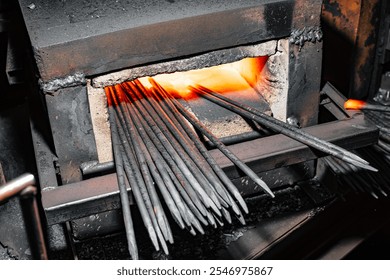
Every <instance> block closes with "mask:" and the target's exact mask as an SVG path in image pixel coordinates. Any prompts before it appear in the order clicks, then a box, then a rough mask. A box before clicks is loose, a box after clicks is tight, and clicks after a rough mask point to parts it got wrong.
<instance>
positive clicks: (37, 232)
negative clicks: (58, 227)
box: [20, 186, 48, 260]
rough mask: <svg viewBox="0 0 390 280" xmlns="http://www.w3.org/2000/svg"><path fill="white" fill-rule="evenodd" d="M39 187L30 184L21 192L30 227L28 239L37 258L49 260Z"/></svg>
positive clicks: (27, 224) (27, 222) (26, 221)
mask: <svg viewBox="0 0 390 280" xmlns="http://www.w3.org/2000/svg"><path fill="white" fill-rule="evenodd" d="M37 192H38V190H37V188H36V187H34V186H28V187H26V188H25V189H24V190H22V191H21V193H20V198H21V201H22V209H23V214H24V216H25V218H26V219H25V223H26V226H27V227H28V228H29V229H30V230H29V231H28V239H29V240H30V246H31V247H32V248H31V251H32V253H33V255H34V256H35V258H37V259H40V260H47V259H48V255H47V249H46V245H45V238H44V236H43V230H42V222H41V218H40V216H39V209H38V203H37Z"/></svg>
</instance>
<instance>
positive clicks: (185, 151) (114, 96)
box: [105, 81, 248, 258]
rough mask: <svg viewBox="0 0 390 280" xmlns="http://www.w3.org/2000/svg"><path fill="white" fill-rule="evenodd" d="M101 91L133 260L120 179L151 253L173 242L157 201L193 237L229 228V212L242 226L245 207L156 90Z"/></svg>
mask: <svg viewBox="0 0 390 280" xmlns="http://www.w3.org/2000/svg"><path fill="white" fill-rule="evenodd" d="M105 91H106V96H107V100H108V105H109V118H110V125H111V134H112V143H113V149H114V159H115V166H116V170H117V175H118V183H119V187H120V190H121V202H122V207H123V213H124V219H125V225H126V233H127V237H128V243H129V251H130V254H131V255H132V257H133V258H137V257H138V256H137V253H136V244H135V240H134V229H133V227H132V222H131V215H130V207H129V206H128V198H127V199H126V197H125V195H127V191H126V180H127V181H128V183H129V185H130V186H131V191H132V193H133V195H134V199H135V202H136V205H137V207H138V208H139V211H140V214H141V217H142V221H143V223H144V225H145V227H146V230H147V232H148V234H149V237H150V238H151V240H152V243H153V244H154V247H155V249H156V250H159V249H160V248H162V249H163V250H164V252H165V253H166V254H168V248H167V245H166V241H169V242H170V243H173V237H172V232H171V229H170V226H169V224H168V219H167V216H166V215H165V213H164V207H163V205H162V201H160V198H162V200H163V201H164V202H165V205H166V209H168V211H169V213H170V214H171V217H172V218H173V219H174V220H175V221H176V223H177V224H178V226H179V227H180V228H182V229H184V228H186V229H188V230H189V232H190V233H191V234H193V235H195V234H196V233H197V232H199V233H201V234H203V233H204V229H203V226H207V225H211V226H213V227H217V226H218V225H223V223H224V222H225V221H226V222H228V223H232V217H231V215H230V213H229V210H232V212H233V213H234V215H235V216H236V218H237V219H238V221H240V222H241V223H242V224H245V220H244V216H243V214H242V212H241V210H240V207H239V206H238V205H240V206H241V208H242V210H243V211H244V212H245V213H248V208H247V206H246V204H245V201H244V200H243V198H242V197H241V195H240V193H239V191H238V190H237V188H236V187H235V186H234V184H233V183H232V182H231V181H230V180H229V178H228V177H227V176H226V174H225V173H224V172H223V171H222V169H221V168H220V167H219V166H218V164H217V163H216V162H215V160H214V159H213V158H212V156H211V155H210V154H209V152H208V151H207V149H206V148H205V146H204V145H203V143H202V142H201V141H200V139H199V138H198V136H197V135H196V133H195V132H194V131H193V129H192V128H191V127H190V126H189V124H188V123H187V122H186V121H185V119H184V118H183V117H182V116H181V115H180V114H178V113H177V110H176V107H174V105H173V104H171V103H170V102H171V101H170V100H166V99H165V98H164V96H163V95H161V93H160V91H159V88H157V87H154V88H153V90H148V89H146V88H145V87H143V85H142V84H141V83H140V82H139V81H133V82H126V83H122V84H120V85H116V86H110V87H107V88H106V89H105ZM173 108H174V109H173ZM237 202H238V204H237ZM125 208H126V209H125ZM130 244H131V245H132V246H130Z"/></svg>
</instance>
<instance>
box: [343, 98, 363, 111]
mask: <svg viewBox="0 0 390 280" xmlns="http://www.w3.org/2000/svg"><path fill="white" fill-rule="evenodd" d="M365 105H366V102H364V101H362V100H356V99H348V100H347V101H346V102H345V103H344V108H345V109H350V110H360V109H362V108H363V107H364V106H365Z"/></svg>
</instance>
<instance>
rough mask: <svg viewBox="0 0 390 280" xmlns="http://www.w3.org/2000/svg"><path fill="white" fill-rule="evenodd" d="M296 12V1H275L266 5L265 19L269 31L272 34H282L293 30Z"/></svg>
mask: <svg viewBox="0 0 390 280" xmlns="http://www.w3.org/2000/svg"><path fill="white" fill-rule="evenodd" d="M293 14H294V1H285V2H282V3H273V4H270V5H267V6H265V8H264V19H265V23H266V27H267V33H268V34H269V35H271V36H280V35H282V34H286V33H288V32H289V31H290V30H291V26H292V21H293Z"/></svg>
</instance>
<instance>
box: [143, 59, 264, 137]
mask: <svg viewBox="0 0 390 280" xmlns="http://www.w3.org/2000/svg"><path fill="white" fill-rule="evenodd" d="M267 59H268V57H267V56H261V57H256V58H245V59H242V60H240V61H236V62H233V63H228V64H222V65H218V66H213V67H209V68H203V69H197V70H190V71H186V72H175V73H171V74H160V75H156V76H154V77H152V79H153V80H154V81H155V82H157V83H158V84H159V85H160V86H161V87H162V88H164V90H166V91H167V92H169V93H170V94H171V95H172V96H174V97H175V98H178V99H180V100H181V101H182V102H183V103H184V105H185V106H186V108H187V109H188V110H189V111H191V112H192V113H193V114H194V115H195V116H196V117H197V118H198V119H199V120H200V121H201V122H202V123H203V124H204V125H205V126H206V127H207V128H208V129H209V130H210V131H211V132H212V133H214V134H215V135H216V136H217V137H220V138H224V137H231V136H237V135H242V134H248V133H249V134H250V133H253V132H254V127H253V125H251V124H248V122H247V121H246V120H244V119H243V118H242V117H240V116H238V115H237V114H235V113H233V112H231V111H229V110H227V109H225V108H222V107H221V106H217V105H216V104H213V103H212V102H210V101H208V100H206V99H204V98H200V95H199V94H198V93H196V92H195V91H194V90H193V89H194V88H197V87H199V86H201V87H204V88H207V89H209V90H211V91H215V92H218V93H223V94H224V95H226V96H227V97H229V98H231V99H235V100H237V101H240V102H243V103H245V104H247V105H250V106H253V107H255V108H257V109H259V110H261V111H262V112H265V113H267V114H271V109H270V106H269V104H268V102H267V101H266V100H265V99H264V97H263V96H262V95H261V93H260V90H259V88H260V85H261V83H262V71H263V68H264V67H265V65H266V63H267ZM150 79H151V77H143V78H139V79H138V81H139V82H140V83H141V84H142V85H143V86H144V87H145V88H146V89H148V90H151V89H152V88H153V85H152V83H151V82H150ZM191 87H192V89H191ZM263 87H264V85H263Z"/></svg>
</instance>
